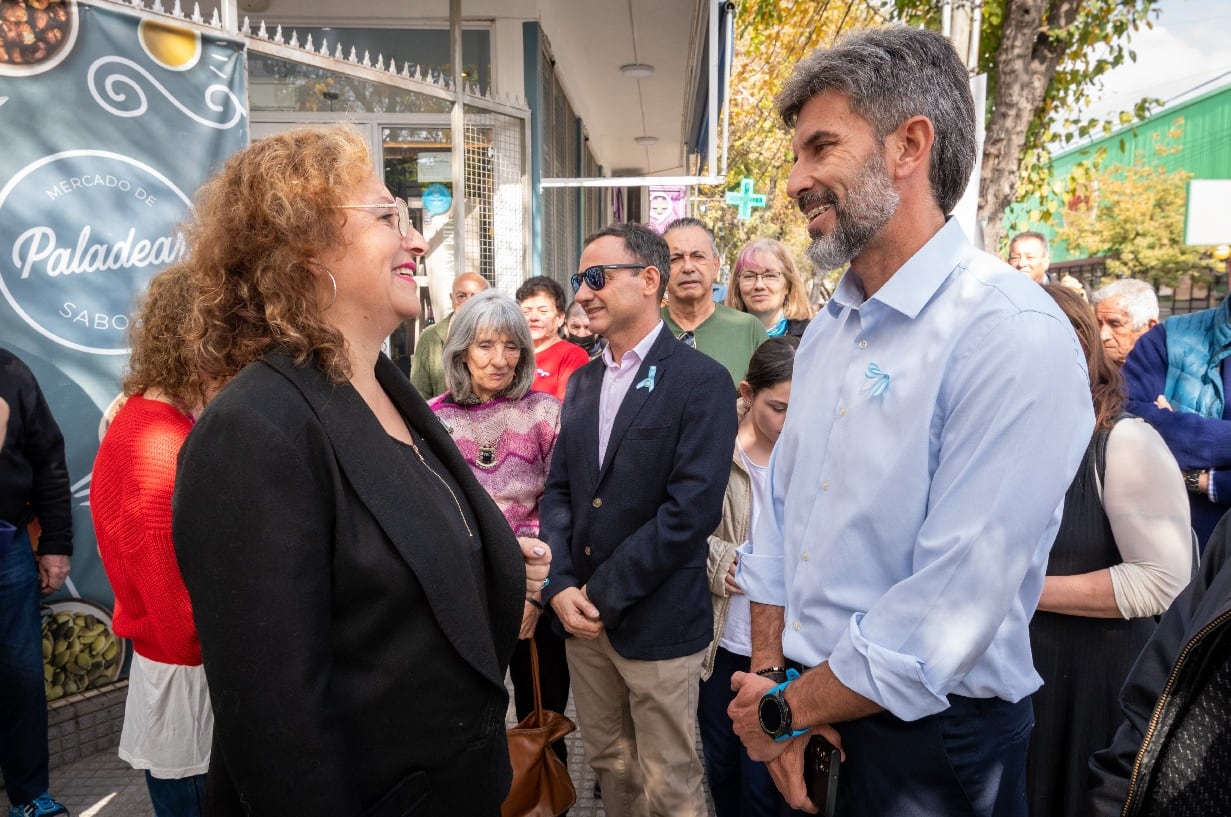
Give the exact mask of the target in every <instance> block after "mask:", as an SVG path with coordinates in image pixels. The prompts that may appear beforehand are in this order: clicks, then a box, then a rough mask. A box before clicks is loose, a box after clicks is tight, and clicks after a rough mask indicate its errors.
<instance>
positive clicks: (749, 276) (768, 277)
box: [737, 269, 783, 286]
mask: <svg viewBox="0 0 1231 817" xmlns="http://www.w3.org/2000/svg"><path fill="white" fill-rule="evenodd" d="M782 277H783V276H782V273H781V272H778V270H772V269H767V270H765V271H764V272H754V271H753V270H746V271H744V272H741V273H740V274H739V275H738V276H737V280H738V281H739V282H740V283H741V284H748V285H749V286H754V285H755V284H756V282H757V279H758V278H759V279H761V280H762V281H764V282H765V285H766V286H773V285H774V284H780V283H782Z"/></svg>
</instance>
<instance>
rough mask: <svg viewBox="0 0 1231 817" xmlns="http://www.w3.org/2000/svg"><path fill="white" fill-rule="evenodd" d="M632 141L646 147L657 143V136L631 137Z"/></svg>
mask: <svg viewBox="0 0 1231 817" xmlns="http://www.w3.org/2000/svg"><path fill="white" fill-rule="evenodd" d="M633 141H634V142H636V143H637V144H639V145H645V146H646V147H649V146H650V145H657V144H658V137H657V136H638V137H637V138H635V139H633Z"/></svg>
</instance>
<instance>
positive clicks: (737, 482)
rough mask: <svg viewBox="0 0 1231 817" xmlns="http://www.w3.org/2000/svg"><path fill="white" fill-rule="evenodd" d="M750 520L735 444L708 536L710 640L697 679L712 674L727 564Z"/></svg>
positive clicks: (746, 483) (722, 622) (746, 482)
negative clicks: (714, 526)
mask: <svg viewBox="0 0 1231 817" xmlns="http://www.w3.org/2000/svg"><path fill="white" fill-rule="evenodd" d="M751 521H752V480H751V479H750V478H749V477H748V472H747V471H746V470H744V463H743V460H741V459H740V455H739V445H738V444H737V445H736V446H735V447H734V449H733V454H732V457H731V476H730V478H729V479H728V480H727V492H726V494H725V495H724V496H723V498H722V522H720V523H719V524H718V528H717V530H715V531H714V532H713V533H712V534H710V537H709V544H710V553H709V559H708V565H707V567H708V572H709V579H710V597H711V600H712V601H713V602H714V640H713V641H711V642H710V645H709V648H708V649H707V650H706V651H705V662H704V663H703V664H702V665H701V680H703V681H705V680H708V679H709V677H710V675H711V674H713V672H714V656H715V655H717V653H718V640H719V639H720V638H722V631H723V629H724V628H725V627H726V626H727V610H728V608H730V606H731V597H730V596H729V595H727V590H726V586H725V585H724V583H723V582H724V579H725V577H726V575H727V571H728V570H730V568H731V563H732V562H734V561H735V555H736V553H735V552H736V549H737V548H739V546H740V545H742V544H743V543H744V542H746V541H748V525H749V524H750V522H751Z"/></svg>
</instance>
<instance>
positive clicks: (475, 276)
mask: <svg viewBox="0 0 1231 817" xmlns="http://www.w3.org/2000/svg"><path fill="white" fill-rule="evenodd" d="M485 289H487V279H486V278H484V277H483V276H482V275H479V273H477V272H463V273H462V274H461V275H459V276H457V277H456V278H454V279H453V289H452V290H450V291H449V303H450V304H451V305H452V307H453V311H452V312H450V313H449V314H448V315H447V316H445V319H444V320H443V321H440V322H438V323H434V324H432V325H431V326H429V327H428V328H427V329H424V330H423V332H422V334H420V335H419V340H418V342H417V343H416V344H415V359H414V361H413V362H412V363H411V366H410V384H411V385H412V386H414V387H415V388H416V389H418V390H419V394H421V395H423V399H424V400H430V399H431V398H433V397H435V396H436V395H438V394H444V392H445V390H446V389H447V388H448V387H447V386H445V370H444V366H443V365H442V363H441V360H440V354H441V352H442V351H444V348H445V339H446V338H448V337H449V321H451V320H453V316H454V315H455V314H456V313H457V310H459V309H461V308H462V304H464V303H465V302H466V299H467V298H469V297H470V296H471V295H478V294H479V293H480V292H482V291H483V290H485Z"/></svg>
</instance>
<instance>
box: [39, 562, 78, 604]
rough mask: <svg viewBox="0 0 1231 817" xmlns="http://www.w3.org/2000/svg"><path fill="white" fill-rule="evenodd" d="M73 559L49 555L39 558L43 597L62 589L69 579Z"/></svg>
mask: <svg viewBox="0 0 1231 817" xmlns="http://www.w3.org/2000/svg"><path fill="white" fill-rule="evenodd" d="M70 562H71V559H69V557H67V556H63V555H60V554H51V553H49V554H47V555H46V556H39V557H38V578H39V583H40V584H41V585H42V590H43V595H44V596H47V595H50V594H52V593H54V592H56V591H57V590H59V589H60V587H61V586H63V584H64V580H65V579H67V578H68V569H69V563H70Z"/></svg>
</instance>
